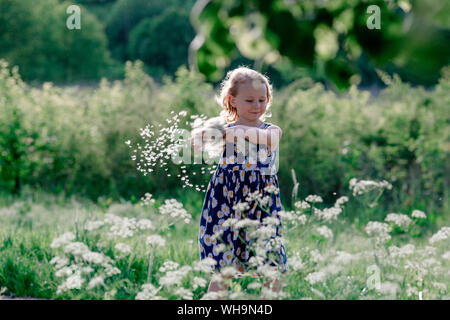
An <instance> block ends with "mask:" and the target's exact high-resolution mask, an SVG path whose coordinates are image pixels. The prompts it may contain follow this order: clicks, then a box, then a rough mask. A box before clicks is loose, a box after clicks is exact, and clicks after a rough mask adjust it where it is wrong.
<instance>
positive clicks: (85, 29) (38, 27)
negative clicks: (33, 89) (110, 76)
mask: <svg viewBox="0 0 450 320" xmlns="http://www.w3.org/2000/svg"><path fill="white" fill-rule="evenodd" d="M69 5H71V4H70V3H68V2H58V1H57V0H42V1H38V2H35V1H29V0H27V1H14V0H2V1H0V57H2V58H5V59H6V60H8V61H9V62H10V64H13V65H18V66H19V68H20V73H21V76H22V77H23V79H24V80H34V79H39V80H40V81H72V80H75V79H92V78H98V77H99V76H101V75H102V74H103V72H104V70H105V69H106V68H107V67H109V66H110V63H111V60H110V57H109V53H108V50H107V48H106V37H105V36H104V33H103V30H102V28H101V25H100V24H99V23H98V21H97V19H96V18H95V17H94V16H92V15H91V14H90V13H89V12H87V11H86V10H84V8H83V7H81V16H82V22H81V30H76V29H74V30H69V29H68V28H67V27H66V19H67V18H68V16H69V15H68V14H67V13H66V9H67V8H68V7H69Z"/></svg>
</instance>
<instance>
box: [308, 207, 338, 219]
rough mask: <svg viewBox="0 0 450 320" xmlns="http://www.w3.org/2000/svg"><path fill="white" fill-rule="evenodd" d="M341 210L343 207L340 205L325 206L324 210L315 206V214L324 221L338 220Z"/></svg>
mask: <svg viewBox="0 0 450 320" xmlns="http://www.w3.org/2000/svg"><path fill="white" fill-rule="evenodd" d="M341 212H342V209H341V208H339V207H331V208H325V209H322V210H320V209H317V208H314V216H316V217H317V218H318V219H320V220H322V221H324V222H330V221H332V220H336V219H337V217H338V216H339V214H340V213H341Z"/></svg>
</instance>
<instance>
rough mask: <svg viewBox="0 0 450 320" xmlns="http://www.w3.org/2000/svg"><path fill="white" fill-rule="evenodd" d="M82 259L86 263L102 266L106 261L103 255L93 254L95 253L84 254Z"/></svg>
mask: <svg viewBox="0 0 450 320" xmlns="http://www.w3.org/2000/svg"><path fill="white" fill-rule="evenodd" d="M82 258H83V260H84V261H86V262H88V263H93V264H100V265H101V264H102V263H103V262H104V261H105V259H104V255H103V253H99V252H93V251H89V252H84V253H83V254H82Z"/></svg>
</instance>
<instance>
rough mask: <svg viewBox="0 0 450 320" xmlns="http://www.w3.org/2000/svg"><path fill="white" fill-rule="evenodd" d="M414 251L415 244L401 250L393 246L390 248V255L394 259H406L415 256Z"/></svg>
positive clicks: (405, 246)
mask: <svg viewBox="0 0 450 320" xmlns="http://www.w3.org/2000/svg"><path fill="white" fill-rule="evenodd" d="M414 250H415V246H414V245H413V244H406V245H404V246H403V247H401V248H399V247H397V246H394V245H392V246H390V247H389V254H390V256H391V257H393V258H397V257H398V258H405V257H406V256H408V255H411V254H413V253H414Z"/></svg>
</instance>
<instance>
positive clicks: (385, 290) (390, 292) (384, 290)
mask: <svg viewBox="0 0 450 320" xmlns="http://www.w3.org/2000/svg"><path fill="white" fill-rule="evenodd" d="M379 291H380V293H381V294H383V295H385V296H388V297H391V298H393V299H395V298H396V296H397V292H399V291H400V286H399V285H398V283H395V282H390V281H386V282H382V283H381V284H380V289H379Z"/></svg>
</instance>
